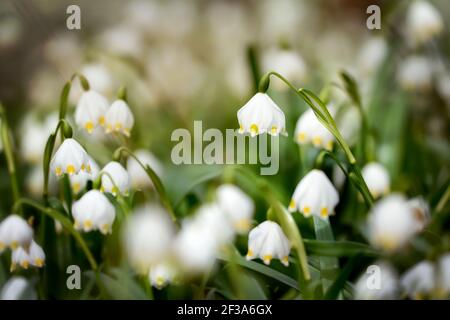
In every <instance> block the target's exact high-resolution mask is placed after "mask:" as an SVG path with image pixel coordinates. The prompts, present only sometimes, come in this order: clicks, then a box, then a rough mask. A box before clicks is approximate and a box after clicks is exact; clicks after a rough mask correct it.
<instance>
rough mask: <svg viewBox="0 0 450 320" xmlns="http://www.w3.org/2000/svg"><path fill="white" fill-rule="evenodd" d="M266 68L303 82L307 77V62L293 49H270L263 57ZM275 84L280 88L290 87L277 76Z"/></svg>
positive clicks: (295, 81)
mask: <svg viewBox="0 0 450 320" xmlns="http://www.w3.org/2000/svg"><path fill="white" fill-rule="evenodd" d="M263 65H264V70H265V71H266V72H269V71H276V72H278V73H280V74H281V75H283V76H284V77H286V78H287V79H289V80H290V81H292V82H293V83H294V84H298V83H301V82H302V81H304V80H305V79H306V64H305V61H304V60H303V58H302V57H301V56H300V55H299V54H298V53H297V52H295V51H293V50H286V49H284V50H269V51H268V52H267V53H266V54H265V55H264V57H263ZM273 85H274V86H275V88H277V89H278V90H288V89H289V87H288V86H287V85H286V84H285V83H284V82H282V81H281V80H280V79H278V78H276V79H274V81H273Z"/></svg>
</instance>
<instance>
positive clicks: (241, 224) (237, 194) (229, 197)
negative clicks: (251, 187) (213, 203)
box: [217, 184, 255, 233]
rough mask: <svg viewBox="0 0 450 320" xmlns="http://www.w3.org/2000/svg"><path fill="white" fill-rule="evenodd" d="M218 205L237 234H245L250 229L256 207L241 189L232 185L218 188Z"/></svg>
mask: <svg viewBox="0 0 450 320" xmlns="http://www.w3.org/2000/svg"><path fill="white" fill-rule="evenodd" d="M217 203H218V205H219V207H220V210H222V212H223V213H224V214H225V215H226V216H227V217H228V218H229V219H230V221H231V224H232V225H233V227H234V229H235V230H236V232H238V233H245V232H247V231H248V230H249V229H250V227H251V223H252V218H253V213H254V209H255V205H254V204H253V201H252V199H250V198H249V197H248V196H247V195H246V194H245V193H244V192H242V190H241V189H239V188H238V187H236V186H234V185H232V184H224V185H221V186H220V187H219V188H217Z"/></svg>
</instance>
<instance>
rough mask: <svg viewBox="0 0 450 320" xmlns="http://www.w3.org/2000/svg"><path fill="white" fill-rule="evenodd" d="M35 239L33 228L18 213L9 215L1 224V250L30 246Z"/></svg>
mask: <svg viewBox="0 0 450 320" xmlns="http://www.w3.org/2000/svg"><path fill="white" fill-rule="evenodd" d="M32 240H33V229H32V228H31V227H30V226H29V225H28V223H27V222H26V221H25V220H24V219H23V218H21V217H19V216H18V215H16V214H12V215H10V216H8V217H7V218H6V219H5V220H3V221H2V223H1V224H0V252H1V251H3V250H4V249H5V248H11V249H13V250H14V249H17V248H18V247H23V248H26V249H27V248H28V247H29V246H30V244H31V241H32Z"/></svg>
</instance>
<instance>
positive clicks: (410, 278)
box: [400, 261, 436, 300]
mask: <svg viewBox="0 0 450 320" xmlns="http://www.w3.org/2000/svg"><path fill="white" fill-rule="evenodd" d="M435 281H436V279H435V267H434V264H433V263H431V262H430V261H422V262H419V263H418V264H416V265H415V266H413V267H412V268H410V269H409V270H407V271H406V272H405V274H404V275H403V276H402V278H401V279H400V284H401V287H402V290H403V292H404V293H406V294H407V295H408V297H409V298H410V299H416V300H422V299H424V298H426V297H429V296H430V295H431V294H432V292H433V290H434V288H435V285H436V282H435Z"/></svg>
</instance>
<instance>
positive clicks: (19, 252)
mask: <svg viewBox="0 0 450 320" xmlns="http://www.w3.org/2000/svg"><path fill="white" fill-rule="evenodd" d="M44 264H45V253H44V250H42V248H41V247H40V246H39V245H38V244H37V243H36V242H35V241H34V240H33V241H32V242H31V244H30V247H29V249H28V252H27V251H26V250H25V249H24V248H22V247H18V248H17V249H15V250H14V251H13V253H12V256H11V271H14V270H15V269H16V267H17V265H19V266H20V267H22V268H24V269H28V268H29V266H30V265H32V266H34V267H38V268H42V267H43V266H44Z"/></svg>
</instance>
